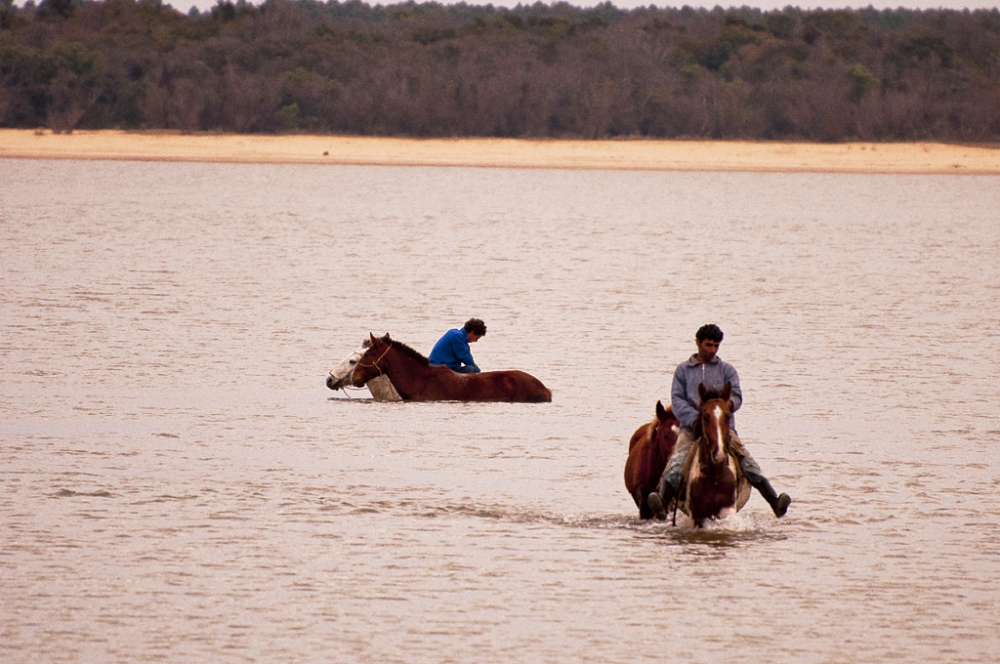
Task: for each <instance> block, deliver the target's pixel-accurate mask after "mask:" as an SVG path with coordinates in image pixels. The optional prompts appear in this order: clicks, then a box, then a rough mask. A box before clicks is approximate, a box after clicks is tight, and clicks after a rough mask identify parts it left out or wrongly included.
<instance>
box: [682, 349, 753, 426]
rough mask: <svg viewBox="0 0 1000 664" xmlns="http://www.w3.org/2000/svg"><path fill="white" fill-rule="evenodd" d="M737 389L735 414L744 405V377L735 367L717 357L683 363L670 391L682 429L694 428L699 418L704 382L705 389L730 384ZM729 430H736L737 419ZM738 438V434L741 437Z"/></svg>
mask: <svg viewBox="0 0 1000 664" xmlns="http://www.w3.org/2000/svg"><path fill="white" fill-rule="evenodd" d="M727 381H728V382H729V383H730V384H732V386H733V394H732V396H731V397H730V399H732V400H733V412H734V413H735V412H736V411H738V410H739V409H740V406H741V405H743V390H741V389H740V375H739V374H738V373H736V369H735V368H734V367H733V365H731V364H729V363H727V362H723V361H722V360H720V359H719V356H718V355H716V356H715V357H714V358H712V361H711V362H709V363H708V364H702V363H701V362H699V361H698V355H697V353H696V354H694V355H692V356H691V359H689V360H688V361H687V362H681V363H680V364H679V365H678V366H677V370H676V371H674V384H673V387H672V388H671V389H670V403H671V404H673V406H674V415H675V416H676V417H677V419H678V420H679V421H680V423H681V426H682V427H684V428H685V429H690V428H691V426H692V425H693V424H694V421H695V419H696V418H697V417H698V407H699V406H700V405H701V396H700V395H699V394H698V384H699V383H704V384H705V389H708V390H717V391H720V392H721V391H722V388H724V387H725V386H726V382H727ZM729 428H730V429H732V430H733V431H736V418H735V417H734V416H730V417H729ZM737 435H738V434H737Z"/></svg>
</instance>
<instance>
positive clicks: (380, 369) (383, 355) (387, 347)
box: [358, 344, 392, 376]
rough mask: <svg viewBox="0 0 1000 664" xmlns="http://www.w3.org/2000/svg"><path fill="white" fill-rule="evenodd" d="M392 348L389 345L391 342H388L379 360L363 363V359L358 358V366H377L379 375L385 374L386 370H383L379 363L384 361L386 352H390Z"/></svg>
mask: <svg viewBox="0 0 1000 664" xmlns="http://www.w3.org/2000/svg"><path fill="white" fill-rule="evenodd" d="M390 350H392V346H391V345H389V344H386V347H385V351H384V352H383V353H382V354H381V355H379V357H378V359H377V360H375V361H374V362H372V363H371V364H362V363H361V360H358V366H359V367H375V368H376V369H378V375H379V376H384V375H385V372H384V371H382V367H380V366H379V365H378V363H379V362H381V361H382V358H383V357H385V355H386V353H388V352H389V351H390Z"/></svg>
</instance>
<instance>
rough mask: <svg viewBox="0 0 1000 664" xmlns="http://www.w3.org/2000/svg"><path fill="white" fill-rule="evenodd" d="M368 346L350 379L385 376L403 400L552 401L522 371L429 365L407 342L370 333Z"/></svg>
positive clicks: (547, 392) (359, 380)
mask: <svg viewBox="0 0 1000 664" xmlns="http://www.w3.org/2000/svg"><path fill="white" fill-rule="evenodd" d="M369 337H370V340H371V348H369V349H368V350H367V351H365V353H364V355H362V356H361V359H360V360H358V363H357V365H355V367H354V372H353V373H352V378H351V382H352V383H353V384H354V385H355V386H357V387H360V386H362V385H364V384H365V383H367V382H368V381H370V380H371V379H372V378H375V377H377V376H388V378H389V380H390V381H391V382H392V385H393V386H394V387H395V388H396V391H397V392H398V393H399V396H400V397H401V398H402V399H403V401H525V402H543V401H552V392H551V391H550V390H549V389H548V388H547V387H545V385H543V384H542V382H541V381H540V380H538V379H537V378H535V377H534V376H532V375H530V374H527V373H525V372H523V371H516V370H515V371H484V372H482V373H475V374H461V373H457V372H455V371H452V370H451V369H449V368H448V367H445V366H431V364H430V362H429V361H428V359H427V358H426V357H424V356H423V355H421V354H420V353H418V352H417V351H415V350H413V349H412V348H410V347H409V346H407V345H405V344H403V343H400V342H398V341H395V340H394V339H390V338H389V335H388V334H386V335H385V336H384V337H381V338H379V337H376V336H375V335H374V334H369Z"/></svg>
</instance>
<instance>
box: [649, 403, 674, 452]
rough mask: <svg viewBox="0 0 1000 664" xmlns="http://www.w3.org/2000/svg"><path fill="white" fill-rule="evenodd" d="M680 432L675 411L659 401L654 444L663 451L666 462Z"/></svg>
mask: <svg viewBox="0 0 1000 664" xmlns="http://www.w3.org/2000/svg"><path fill="white" fill-rule="evenodd" d="M679 432H680V426H679V423H678V422H677V418H676V417H675V416H674V411H673V410H672V409H670V408H664V407H663V404H662V403H660V401H657V402H656V427H655V429H654V430H653V444H654V445H655V446H656V448H657V449H659V450H660V451H661V454H662V455H663V462H664V463H666V461H667V459H669V458H670V453H671V452H673V450H674V445H675V444H676V443H677V434H678V433H679Z"/></svg>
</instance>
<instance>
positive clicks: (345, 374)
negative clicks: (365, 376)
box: [326, 339, 372, 390]
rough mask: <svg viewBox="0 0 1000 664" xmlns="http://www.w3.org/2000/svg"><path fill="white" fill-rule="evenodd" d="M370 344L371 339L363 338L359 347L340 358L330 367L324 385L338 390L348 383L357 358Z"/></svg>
mask: <svg viewBox="0 0 1000 664" xmlns="http://www.w3.org/2000/svg"><path fill="white" fill-rule="evenodd" d="M371 345H372V344H371V341H369V340H368V339H365V340H364V342H363V343H362V344H361V347H360V348H358V349H357V350H355V351H354V352H353V353H351V354H350V355H348V356H347V357H345V358H344V359H342V360H341V361H340V362H339V363H338V364H337V366H335V367H334V368H333V369H330V375H329V376H327V377H326V386H327V387H329V388H330V389H331V390H339V389H341V388H342V387H346V386H348V385H350V384H351V380H352V376H351V373H352V372H353V371H354V367H356V366H357V364H358V360H360V359H361V357H362V356H363V355H364V354H365V351H367V350H368V349H369V348H371Z"/></svg>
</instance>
